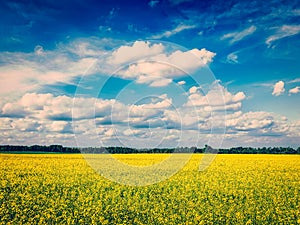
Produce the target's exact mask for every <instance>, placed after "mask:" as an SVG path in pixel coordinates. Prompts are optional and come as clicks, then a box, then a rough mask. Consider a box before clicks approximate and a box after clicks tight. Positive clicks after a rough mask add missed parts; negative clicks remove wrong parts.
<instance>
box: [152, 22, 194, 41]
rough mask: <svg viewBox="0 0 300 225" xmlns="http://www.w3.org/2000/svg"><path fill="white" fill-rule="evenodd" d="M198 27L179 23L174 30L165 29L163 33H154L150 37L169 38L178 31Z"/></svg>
mask: <svg viewBox="0 0 300 225" xmlns="http://www.w3.org/2000/svg"><path fill="white" fill-rule="evenodd" d="M196 27H197V26H196V25H185V24H179V25H178V26H177V27H175V28H174V29H173V30H168V31H165V32H163V33H161V34H156V35H153V36H151V37H150V38H153V39H161V38H168V37H171V36H173V35H175V34H177V33H180V32H181V31H184V30H190V29H194V28H196Z"/></svg>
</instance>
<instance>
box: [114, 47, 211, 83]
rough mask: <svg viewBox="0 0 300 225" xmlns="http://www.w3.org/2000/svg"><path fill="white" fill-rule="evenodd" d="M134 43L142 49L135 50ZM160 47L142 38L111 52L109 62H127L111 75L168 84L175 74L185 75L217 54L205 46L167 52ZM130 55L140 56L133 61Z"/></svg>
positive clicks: (138, 81) (143, 81) (134, 57)
mask: <svg viewBox="0 0 300 225" xmlns="http://www.w3.org/2000/svg"><path fill="white" fill-rule="evenodd" d="M137 46H139V47H138V48H140V47H141V46H143V47H142V50H136V48H137ZM160 47H161V46H160V45H159V46H156V45H153V46H149V43H145V42H143V44H142V43H139V44H138V45H137V44H136V43H135V44H133V45H132V46H126V47H121V48H120V49H117V50H116V51H115V52H114V53H113V57H112V59H111V60H112V61H111V62H113V63H117V62H118V63H125V62H126V63H127V64H128V65H127V66H125V67H124V68H123V69H120V70H118V71H117V72H116V73H115V74H113V75H115V76H119V77H121V78H123V79H131V80H136V82H137V83H140V84H149V85H150V86H153V87H157V86H167V85H168V84H169V83H171V82H172V81H173V79H174V78H177V77H182V76H188V75H189V74H191V73H193V72H195V71H196V70H197V69H200V68H201V67H204V66H206V65H208V64H209V63H210V62H212V60H213V57H214V56H215V55H216V54H215V53H213V52H210V51H208V50H206V49H201V50H199V49H192V50H187V51H180V50H177V51H174V52H171V53H169V54H167V53H165V52H163V53H162V52H161V53H160V51H163V49H161V48H160ZM120 58H121V59H120ZM116 59H117V60H116ZM133 59H134V60H138V59H139V60H138V61H137V62H136V61H134V60H133ZM132 60H133V61H132Z"/></svg>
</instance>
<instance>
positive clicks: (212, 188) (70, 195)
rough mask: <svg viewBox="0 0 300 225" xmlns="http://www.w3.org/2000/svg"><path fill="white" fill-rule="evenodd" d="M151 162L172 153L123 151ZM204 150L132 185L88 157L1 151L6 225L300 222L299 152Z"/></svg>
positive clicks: (0, 198) (130, 158)
mask: <svg viewBox="0 0 300 225" xmlns="http://www.w3.org/2000/svg"><path fill="white" fill-rule="evenodd" d="M115 157H117V158H118V159H119V160H121V161H124V162H129V163H132V164H135V165H142V164H143V165H151V164H153V163H157V162H159V161H160V160H161V159H165V158H166V157H167V155H160V154H155V155H116V156H115ZM201 157H202V155H200V154H194V155H193V156H192V159H191V160H190V161H189V163H188V164H187V165H186V166H185V167H184V168H183V169H182V170H181V171H180V172H178V173H177V174H176V175H175V176H173V177H171V178H170V179H168V180H165V181H163V182H161V183H158V184H154V185H150V186H145V187H134V186H133V187H130V186H124V185H120V184H116V183H114V182H112V181H110V180H107V179H105V178H103V177H101V176H100V175H98V174H97V173H96V172H94V170H93V169H92V168H90V167H89V166H88V164H87V162H86V161H85V160H84V159H83V157H82V156H81V155H75V154H74V155H63V154H49V155H47V154H32V155H27V154H26V155H23V154H0V162H1V163H0V167H1V168H0V188H1V191H0V224H45V223H48V224H300V209H299V208H300V156H299V155H218V156H217V158H216V160H215V161H214V162H213V163H212V165H211V166H210V167H209V168H208V169H207V170H206V171H204V172H199V171H198V166H199V160H200V158H201Z"/></svg>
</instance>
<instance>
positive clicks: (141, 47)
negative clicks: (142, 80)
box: [109, 41, 164, 65]
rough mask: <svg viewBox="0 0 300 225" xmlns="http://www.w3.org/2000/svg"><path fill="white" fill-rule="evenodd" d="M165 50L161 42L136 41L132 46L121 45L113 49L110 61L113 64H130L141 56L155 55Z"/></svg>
mask: <svg viewBox="0 0 300 225" xmlns="http://www.w3.org/2000/svg"><path fill="white" fill-rule="evenodd" d="M163 51H164V46H163V45H162V44H161V43H158V44H153V45H152V44H150V42H147V41H146V42H145V41H136V42H134V43H133V45H132V46H126V45H125V46H121V47H120V48H118V49H117V50H115V51H113V53H112V54H111V56H110V58H109V63H111V64H113V65H120V64H124V63H127V64H130V63H132V62H135V61H136V60H139V59H141V58H146V57H150V56H155V55H157V54H160V53H162V52H163Z"/></svg>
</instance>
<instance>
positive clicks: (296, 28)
mask: <svg viewBox="0 0 300 225" xmlns="http://www.w3.org/2000/svg"><path fill="white" fill-rule="evenodd" d="M299 32H300V25H283V26H282V27H279V28H278V29H277V31H276V32H275V34H274V35H271V36H269V37H268V38H267V40H266V44H267V45H268V46H271V44H272V43H273V42H274V41H277V40H280V39H282V38H285V37H290V36H293V35H296V34H299Z"/></svg>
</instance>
